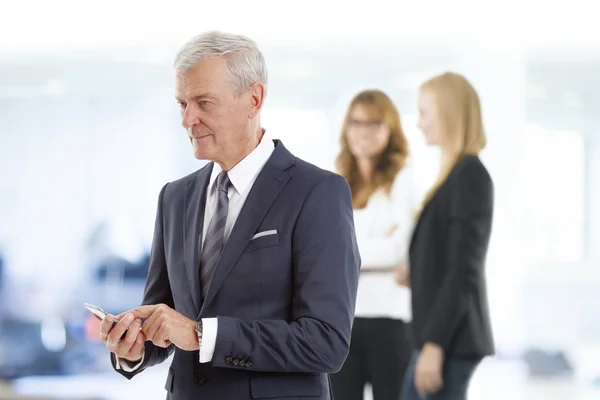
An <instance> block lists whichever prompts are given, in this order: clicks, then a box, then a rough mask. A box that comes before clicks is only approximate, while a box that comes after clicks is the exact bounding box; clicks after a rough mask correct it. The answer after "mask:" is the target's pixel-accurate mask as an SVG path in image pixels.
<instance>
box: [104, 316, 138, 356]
mask: <svg viewBox="0 0 600 400" xmlns="http://www.w3.org/2000/svg"><path fill="white" fill-rule="evenodd" d="M131 322H133V315H131V314H127V315H125V316H124V317H123V318H122V319H121V320H120V321H119V322H118V323H117V324H116V325H115V326H114V328H112V330H111V331H110V334H109V335H108V339H107V340H106V347H108V349H109V350H110V351H112V352H114V353H117V352H118V350H119V343H120V342H121V337H123V334H124V333H125V331H126V330H127V328H129V325H130V324H131ZM118 355H119V356H120V354H118Z"/></svg>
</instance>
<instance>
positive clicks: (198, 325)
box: [196, 320, 202, 332]
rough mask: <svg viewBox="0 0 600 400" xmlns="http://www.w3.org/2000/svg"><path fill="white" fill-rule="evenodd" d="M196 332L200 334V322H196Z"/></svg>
mask: <svg viewBox="0 0 600 400" xmlns="http://www.w3.org/2000/svg"><path fill="white" fill-rule="evenodd" d="M196 330H197V331H198V332H202V320H200V321H198V322H196Z"/></svg>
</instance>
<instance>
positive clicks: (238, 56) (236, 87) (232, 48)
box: [174, 31, 268, 96]
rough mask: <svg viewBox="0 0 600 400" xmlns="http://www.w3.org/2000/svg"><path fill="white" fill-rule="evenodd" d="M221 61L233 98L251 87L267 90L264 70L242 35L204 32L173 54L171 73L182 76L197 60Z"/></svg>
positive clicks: (255, 49) (258, 54) (254, 49)
mask: <svg viewBox="0 0 600 400" xmlns="http://www.w3.org/2000/svg"><path fill="white" fill-rule="evenodd" d="M213 57H225V58H226V60H227V67H228V69H229V84H230V86H231V88H232V90H233V92H234V94H235V95H236V96H240V95H241V94H242V93H244V91H246V90H247V89H248V88H249V87H250V86H251V85H253V84H255V83H261V84H262V85H264V86H265V88H266V86H267V78H268V77H267V66H266V64H265V59H264V57H263V55H262V53H261V52H260V50H259V49H258V46H257V45H256V43H255V42H254V41H253V40H252V39H249V38H247V37H246V36H242V35H235V34H232V33H224V32H219V31H208V32H204V33H201V34H200V35H198V36H195V37H193V38H192V39H191V40H190V41H189V42H187V43H186V44H185V45H183V47H182V48H181V49H180V50H179V52H178V53H177V56H176V57H175V64H174V67H175V71H176V72H177V73H179V74H183V73H186V72H187V71H188V70H189V69H191V68H192V67H193V66H194V65H196V64H197V63H198V62H199V61H200V60H202V59H205V58H213Z"/></svg>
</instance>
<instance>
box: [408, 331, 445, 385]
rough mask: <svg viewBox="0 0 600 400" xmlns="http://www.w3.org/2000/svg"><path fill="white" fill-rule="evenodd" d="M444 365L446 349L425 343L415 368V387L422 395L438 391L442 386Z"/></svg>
mask: <svg viewBox="0 0 600 400" xmlns="http://www.w3.org/2000/svg"><path fill="white" fill-rule="evenodd" d="M443 367H444V350H443V349H442V348H441V347H440V346H438V345H436V344H433V343H430V342H427V343H425V344H424V345H423V349H422V350H421V354H420V355H419V359H418V360H417V366H416V368H415V388H416V389H417V392H418V393H419V394H420V395H421V396H424V395H426V394H434V393H437V392H438V391H439V390H440V389H441V388H442V386H443V385H444V381H443V379H442V369H443Z"/></svg>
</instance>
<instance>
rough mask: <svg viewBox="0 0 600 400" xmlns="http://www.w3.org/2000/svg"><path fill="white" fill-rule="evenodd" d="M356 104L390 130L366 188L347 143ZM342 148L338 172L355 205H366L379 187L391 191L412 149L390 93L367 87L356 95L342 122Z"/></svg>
mask: <svg viewBox="0 0 600 400" xmlns="http://www.w3.org/2000/svg"><path fill="white" fill-rule="evenodd" d="M357 105H363V106H366V107H367V108H368V109H369V111H370V112H371V113H372V116H373V117H375V118H379V119H381V121H383V122H384V123H385V124H387V126H388V128H389V130H390V139H389V142H388V144H387V146H386V148H385V150H383V153H381V155H380V156H379V160H378V161H377V163H376V165H375V168H374V169H373V176H372V178H371V184H370V185H369V186H368V187H366V188H365V187H364V186H363V184H364V182H362V179H361V177H360V174H359V171H358V166H357V163H356V157H354V155H353V154H352V152H351V151H350V147H349V146H348V137H347V134H346V130H347V128H348V121H349V119H350V115H351V113H352V110H353V109H354V107H356V106H357ZM340 148H341V149H340V153H339V154H338V156H337V158H336V160H335V166H336V169H337V171H338V172H339V174H340V175H342V176H343V177H344V178H346V180H347V181H348V184H349V185H350V190H351V192H352V203H353V206H354V208H356V209H360V208H364V207H365V206H366V205H367V202H368V201H369V198H370V197H371V195H372V194H373V193H374V192H375V191H376V190H377V189H379V188H380V187H383V188H384V189H385V191H386V193H387V194H388V195H389V194H390V192H391V188H392V184H393V183H394V179H395V178H396V175H397V174H398V172H399V171H400V170H401V169H402V168H403V167H404V165H405V164H406V160H407V158H408V155H409V150H408V141H407V140H406V136H404V131H403V130H402V125H401V123H400V114H399V112H398V109H397V108H396V106H395V105H394V103H393V102H392V100H391V99H390V98H389V97H388V95H386V94H385V93H383V92H382V91H380V90H365V91H362V92H360V93H358V94H357V95H356V96H354V98H353V99H352V101H351V102H350V105H349V106H348V110H347V111H346V117H345V118H344V122H343V125H342V132H341V135H340Z"/></svg>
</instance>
